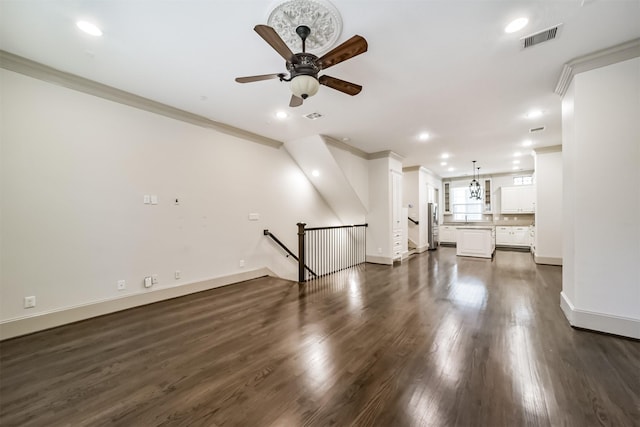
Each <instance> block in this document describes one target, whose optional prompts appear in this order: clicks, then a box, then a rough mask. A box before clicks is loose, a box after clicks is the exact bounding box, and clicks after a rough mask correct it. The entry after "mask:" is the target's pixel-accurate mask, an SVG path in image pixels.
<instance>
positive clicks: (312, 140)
mask: <svg viewBox="0 0 640 427" xmlns="http://www.w3.org/2000/svg"><path fill="white" fill-rule="evenodd" d="M284 146H285V148H286V150H287V151H288V152H289V154H291V157H293V159H294V160H295V161H296V163H297V164H298V166H299V167H300V169H301V170H302V171H303V172H304V173H305V174H306V176H307V179H309V181H310V182H311V183H312V184H313V185H314V186H315V187H316V189H317V190H318V192H319V193H320V194H321V195H322V197H323V198H324V200H325V201H326V202H327V204H328V205H329V206H330V207H331V209H332V210H333V211H334V212H335V213H336V215H337V217H338V218H340V221H341V222H340V223H339V224H362V223H363V222H364V219H365V215H366V212H367V211H366V208H365V206H364V204H363V203H362V201H361V200H360V198H359V197H358V194H357V193H356V191H355V189H354V188H353V187H352V185H351V183H350V181H349V179H348V178H347V175H346V174H345V171H344V170H343V169H342V167H341V165H340V164H339V163H338V162H337V161H336V159H335V157H334V156H333V152H332V151H330V150H329V148H328V146H327V143H326V142H325V140H324V138H322V136H320V135H311V136H307V137H305V138H300V139H297V140H292V141H287V142H286V143H285V144H284ZM314 171H317V172H319V175H318V176H314V175H313V172H314ZM339 224H322V225H316V226H323V225H327V226H328V225H339ZM309 225H310V226H312V225H311V224H309Z"/></svg>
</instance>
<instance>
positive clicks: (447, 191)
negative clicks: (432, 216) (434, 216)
mask: <svg viewBox="0 0 640 427" xmlns="http://www.w3.org/2000/svg"><path fill="white" fill-rule="evenodd" d="M442 204H443V205H444V213H447V214H448V213H451V184H450V183H448V182H445V183H443V184H442Z"/></svg>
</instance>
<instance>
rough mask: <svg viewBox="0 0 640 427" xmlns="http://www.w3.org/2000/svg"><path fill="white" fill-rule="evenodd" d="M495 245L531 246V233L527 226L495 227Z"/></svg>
mask: <svg viewBox="0 0 640 427" xmlns="http://www.w3.org/2000/svg"><path fill="white" fill-rule="evenodd" d="M496 245H498V246H513V247H531V233H530V230H529V227H527V226H498V227H496Z"/></svg>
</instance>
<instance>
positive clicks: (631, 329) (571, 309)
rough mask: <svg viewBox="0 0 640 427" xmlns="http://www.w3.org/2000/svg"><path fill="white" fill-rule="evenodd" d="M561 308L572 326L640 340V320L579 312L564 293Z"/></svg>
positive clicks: (561, 294) (562, 293) (561, 296)
mask: <svg viewBox="0 0 640 427" xmlns="http://www.w3.org/2000/svg"><path fill="white" fill-rule="evenodd" d="M560 308H562V311H563V312H564V315H565V317H566V318H567V320H568V321H569V324H570V325H571V326H575V327H577V328H584V329H590V330H593V331H598V332H606V333H608V334H615V335H620V336H623V337H630V338H635V339H640V320H636V319H630V318H628V317H620V316H612V315H610V314H604V313H595V312H593V311H587V310H579V309H577V308H575V306H574V305H573V304H572V303H571V301H570V300H569V298H567V296H566V294H565V293H564V292H560Z"/></svg>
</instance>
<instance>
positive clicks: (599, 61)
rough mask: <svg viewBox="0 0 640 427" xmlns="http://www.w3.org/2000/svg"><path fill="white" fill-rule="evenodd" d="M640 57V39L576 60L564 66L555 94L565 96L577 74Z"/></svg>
mask: <svg viewBox="0 0 640 427" xmlns="http://www.w3.org/2000/svg"><path fill="white" fill-rule="evenodd" d="M639 56H640V38H637V39H633V40H629V41H628V42H625V43H621V44H619V45H616V46H612V47H609V48H607V49H602V50H599V51H596V52H593V53H590V54H588V55H584V56H580V57H578V58H575V59H573V60H571V61H569V62H567V63H566V64H564V66H563V68H562V72H561V73H560V77H559V78H558V83H557V84H556V88H555V90H554V92H555V93H557V94H558V95H560V96H564V94H565V93H567V89H568V88H569V85H570V84H571V81H572V80H573V76H575V75H576V74H579V73H584V72H585V71H590V70H593V69H595V68H600V67H606V66H607V65H611V64H615V63H617V62H622V61H626V60H627V59H632V58H637V57H639Z"/></svg>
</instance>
